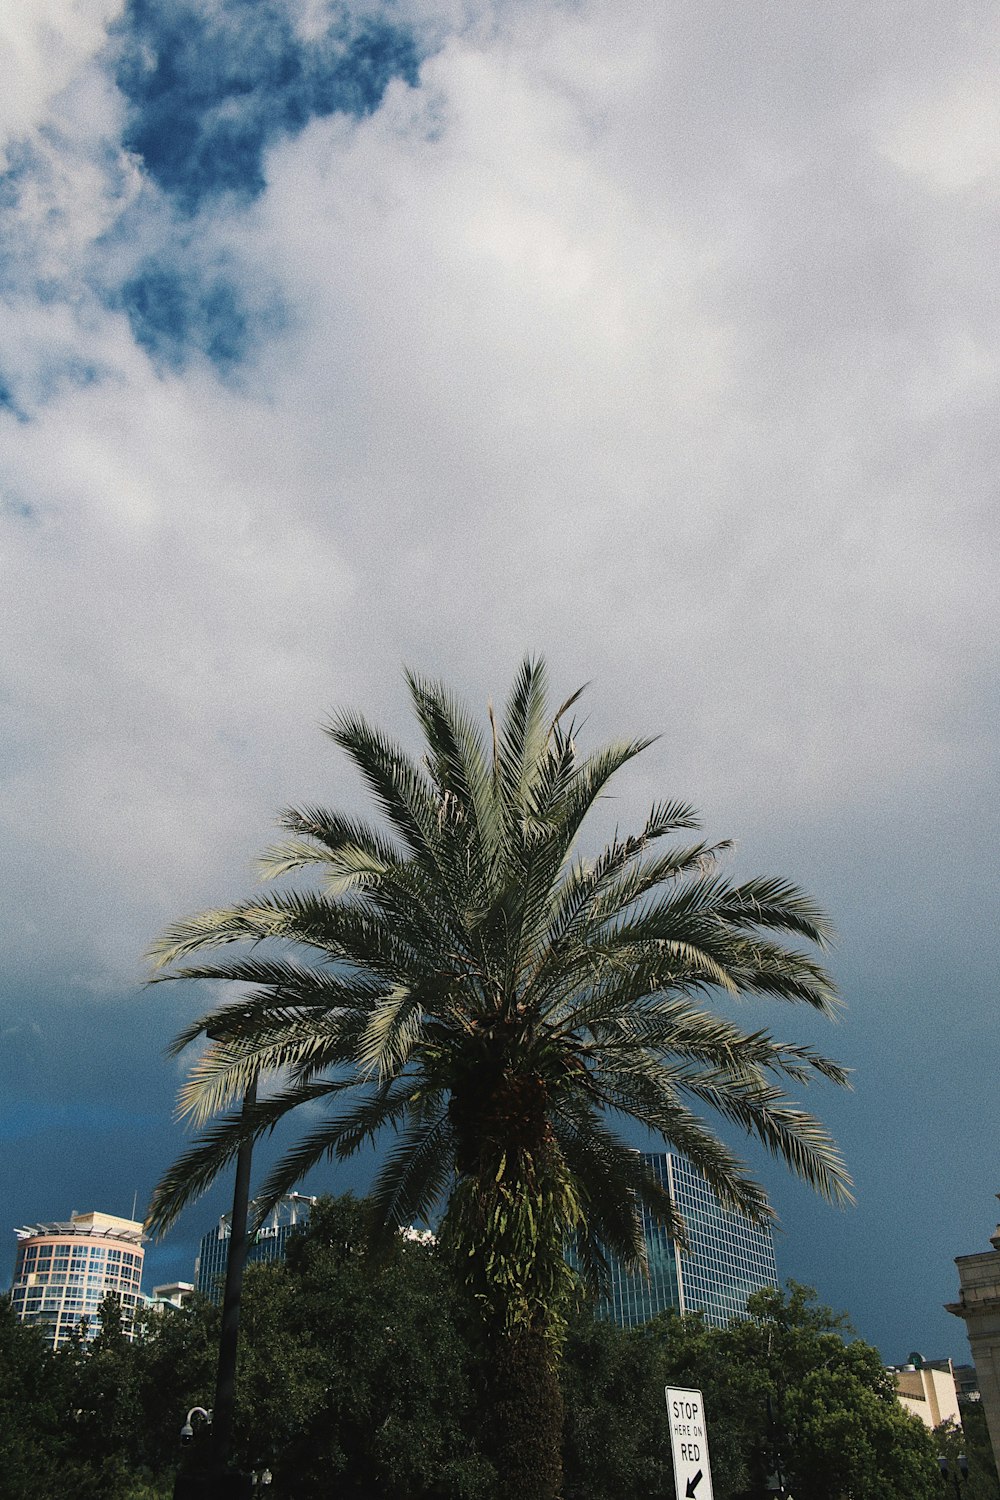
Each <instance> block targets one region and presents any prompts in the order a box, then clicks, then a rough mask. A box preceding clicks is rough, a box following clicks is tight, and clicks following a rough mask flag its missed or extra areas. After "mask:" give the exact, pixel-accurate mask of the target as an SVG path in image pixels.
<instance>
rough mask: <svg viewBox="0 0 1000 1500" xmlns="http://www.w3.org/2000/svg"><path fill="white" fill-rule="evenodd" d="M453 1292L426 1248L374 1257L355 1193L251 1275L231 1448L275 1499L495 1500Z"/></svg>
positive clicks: (334, 1203)
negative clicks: (262, 1473) (267, 1477)
mask: <svg viewBox="0 0 1000 1500" xmlns="http://www.w3.org/2000/svg"><path fill="white" fill-rule="evenodd" d="M451 1292H452V1287H451V1282H450V1278H449V1276H448V1274H447V1268H446V1267H445V1266H444V1265H443V1263H442V1257H441V1255H440V1253H439V1252H438V1251H437V1250H436V1249H435V1248H434V1247H433V1246H427V1245H423V1244H419V1243H412V1242H408V1241H406V1240H404V1239H402V1238H401V1237H399V1236H396V1237H395V1238H394V1239H393V1240H392V1242H391V1243H390V1244H389V1245H388V1246H386V1247H385V1248H384V1249H382V1250H380V1251H379V1252H378V1253H375V1252H373V1251H372V1249H371V1248H370V1246H369V1244H368V1240H367V1235H366V1215H365V1210H364V1205H363V1204H362V1203H360V1202H358V1201H356V1200H354V1199H352V1198H350V1197H344V1198H338V1199H336V1200H333V1199H321V1200H320V1202H319V1203H318V1204H317V1205H316V1207H315V1208H314V1209H313V1211H312V1213H311V1214H310V1218H309V1223H308V1225H307V1226H306V1227H305V1228H304V1229H303V1230H302V1231H300V1232H299V1233H297V1234H296V1235H295V1236H293V1237H292V1239H291V1240H290V1242H289V1247H288V1255H287V1259H286V1261H285V1263H284V1264H283V1265H273V1266H252V1267H250V1268H249V1271H248V1275H247V1285H246V1292H245V1302H244V1324H243V1333H244V1344H243V1356H242V1358H241V1362H240V1373H239V1383H238V1390H237V1423H236V1440H237V1446H238V1449H239V1451H240V1452H241V1454H242V1458H243V1463H244V1465H245V1466H246V1467H249V1468H254V1469H258V1470H260V1469H263V1468H265V1467H268V1468H270V1470H271V1471H272V1474H273V1476H274V1485H273V1490H272V1493H273V1494H274V1496H275V1500H280V1497H281V1496H283V1495H286V1494H287V1495H294V1496H295V1497H296V1500H325V1497H326V1496H328V1495H330V1494H331V1493H336V1494H337V1495H338V1496H341V1497H343V1500H371V1497H373V1496H379V1497H382V1500H437V1497H441V1500H445V1497H447V1500H494V1497H495V1494H496V1483H495V1476H494V1472H493V1469H492V1466H491V1465H490V1463H489V1462H488V1460H487V1459H486V1458H485V1457H484V1456H483V1454H482V1451H481V1449H482V1444H481V1441H480V1430H479V1429H480V1418H481V1408H482V1393H481V1391H480V1389H479V1388H478V1385H477V1381H476V1361H475V1360H474V1353H475V1351H474V1349H473V1347H472V1345H471V1344H470V1341H469V1337H468V1330H467V1329H466V1328H465V1327H463V1325H462V1323H461V1322H460V1321H459V1320H458V1318H457V1317H456V1313H455V1310H454V1306H453V1304H454V1297H453V1296H452V1295H451Z"/></svg>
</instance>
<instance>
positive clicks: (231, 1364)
mask: <svg viewBox="0 0 1000 1500" xmlns="http://www.w3.org/2000/svg"><path fill="white" fill-rule="evenodd" d="M209 1035H211V1033H209ZM256 1103H257V1075H256V1074H254V1076H253V1077H252V1078H251V1080H250V1082H249V1084H248V1085H247V1091H246V1093H245V1094H244V1096H243V1109H242V1113H241V1120H242V1122H243V1124H246V1123H247V1120H248V1118H249V1116H250V1115H251V1114H252V1113H253V1109H254V1106H255V1105H256ZM252 1161H253V1137H252V1136H246V1137H245V1138H244V1139H243V1140H242V1142H241V1143H240V1149H239V1151H238V1153H237V1156H236V1182H235V1185H234V1187H233V1211H232V1215H231V1217H230V1220H229V1252H228V1254H227V1256H226V1282H225V1289H224V1291H223V1294H222V1327H221V1329H220V1332H219V1368H218V1373H217V1375H216V1381H215V1407H214V1411H213V1417H212V1457H213V1462H214V1467H215V1468H216V1469H217V1470H218V1472H219V1473H220V1474H224V1473H225V1472H226V1470H227V1469H228V1466H229V1457H230V1454H231V1452H232V1447H233V1408H234V1405H235V1400H236V1357H237V1354H238V1351H239V1337H240V1300H241V1298H242V1296H243V1269H244V1267H245V1265H246V1259H247V1210H248V1207H249V1203H250V1167H251V1164H252Z"/></svg>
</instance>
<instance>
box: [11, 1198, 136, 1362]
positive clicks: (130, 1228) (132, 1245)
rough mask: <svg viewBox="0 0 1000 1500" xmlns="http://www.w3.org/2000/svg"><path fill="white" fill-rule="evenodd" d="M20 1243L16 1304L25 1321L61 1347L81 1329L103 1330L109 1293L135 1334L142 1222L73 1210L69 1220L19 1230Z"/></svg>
mask: <svg viewBox="0 0 1000 1500" xmlns="http://www.w3.org/2000/svg"><path fill="white" fill-rule="evenodd" d="M14 1233H15V1234H16V1235H17V1238H18V1241H19V1244H18V1247H17V1260H16V1261H15V1264H14V1281H13V1285H12V1287H11V1303H12V1305H13V1308H14V1312H15V1313H16V1314H17V1316H18V1317H19V1318H20V1320H21V1322H22V1323H33V1324H35V1325H36V1326H37V1327H39V1328H40V1329H41V1330H42V1331H43V1333H44V1334H45V1337H46V1339H47V1340H48V1342H49V1343H50V1344H51V1345H52V1347H53V1348H58V1346H59V1345H60V1344H61V1343H64V1342H65V1341H66V1339H68V1338H69V1336H70V1334H71V1333H73V1332H74V1331H75V1330H78V1329H79V1327H80V1323H81V1321H82V1320H83V1319H84V1318H85V1319H86V1320H87V1324H86V1334H87V1337H88V1338H93V1336H94V1334H95V1333H96V1332H97V1328H98V1319H97V1312H98V1308H99V1307H100V1305H101V1302H102V1301H103V1300H104V1298H105V1297H106V1296H108V1295H109V1293H110V1294H111V1295H113V1296H114V1297H116V1298H117V1300H118V1301H119V1302H120V1303H121V1307H122V1312H123V1313H124V1316H125V1328H126V1330H127V1331H128V1332H129V1333H130V1334H131V1321H132V1314H133V1313H134V1311H135V1308H136V1307H137V1305H138V1304H139V1303H140V1302H141V1301H142V1291H141V1283H142V1262H143V1257H144V1255H145V1251H144V1250H143V1248H142V1225H141V1224H140V1223H137V1222H136V1220H135V1219H119V1218H116V1217H115V1216H114V1215H113V1214H101V1213H93V1212H91V1213H82V1214H77V1213H75V1214H73V1215H72V1216H71V1217H70V1219H69V1220H68V1221H67V1222H65V1223H53V1224H31V1225H26V1226H24V1227H23V1228H21V1229H15V1231H14Z"/></svg>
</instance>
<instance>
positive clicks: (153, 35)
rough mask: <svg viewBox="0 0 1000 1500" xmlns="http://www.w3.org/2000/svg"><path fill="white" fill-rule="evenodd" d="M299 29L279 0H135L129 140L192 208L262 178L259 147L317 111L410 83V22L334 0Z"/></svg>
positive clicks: (363, 101) (127, 47) (124, 79)
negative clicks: (306, 34) (195, 1)
mask: <svg viewBox="0 0 1000 1500" xmlns="http://www.w3.org/2000/svg"><path fill="white" fill-rule="evenodd" d="M331 15H332V20H331V24H330V26H329V28H328V29H327V31H326V32H325V34H323V35H322V36H320V37H317V38H314V39H313V38H311V39H308V40H306V39H304V38H302V37H300V36H298V35H297V34H296V32H295V30H294V28H293V26H292V22H291V19H290V16H289V13H288V10H287V8H286V6H285V5H284V4H282V3H281V0H222V4H220V5H219V6H218V7H213V8H212V10H211V12H208V11H207V10H206V9H205V8H203V7H200V6H195V5H192V4H190V3H187V0H177V3H174V4H164V3H163V0H130V3H129V4H128V6H127V8H126V11H125V16H124V19H123V21H122V22H121V23H120V27H119V37H120V53H119V60H118V68H117V82H118V86H119V88H120V89H121V91H122V93H123V95H124V96H125V99H126V100H127V103H128V107H129V113H128V119H127V123H126V127H125V132H124V137H123V141H124V145H125V146H126V148H127V149H128V150H129V151H132V152H134V153H136V154H137V155H138V156H140V157H141V159H142V162H143V166H144V170H145V172H146V174H147V176H148V177H149V178H150V179H151V180H152V181H153V182H155V183H156V185H157V186H158V187H159V188H160V189H161V190H162V191H163V192H165V193H168V194H169V195H170V196H171V198H172V199H173V201H174V202H175V203H177V204H178V205H180V206H181V207H182V208H184V209H185V210H186V211H187V212H194V211H196V210H197V209H198V208H199V207H201V206H202V205H203V204H204V203H205V201H206V200H209V199H211V198H212V197H214V196H217V195H219V194H223V193H230V194H234V195H236V196H237V197H240V198H245V199H248V200H249V199H252V198H254V197H256V196H257V195H258V194H259V193H261V192H262V191H263V188H264V166H263V163H264V153H265V151H266V149H267V147H268V145H269V144H270V143H271V142H272V141H274V140H277V139H279V138H281V137H282V136H288V135H294V134H297V133H298V132H299V131H300V130H302V129H303V128H304V127H305V126H306V125H307V124H308V122H309V121H310V120H311V119H313V118H315V117H317V116H326V115H331V114H335V113H338V112H342V113H344V114H348V115H352V116H354V117H356V118H361V117H363V116H365V115H368V114H371V113H372V112H373V111H374V110H376V109H377V108H378V106H379V104H380V103H381V101H382V98H383V96H384V94H385V90H386V88H387V87H388V85H389V83H390V82H391V81H392V80H393V79H394V78H403V79H405V80H406V82H407V83H410V84H416V82H417V74H418V69H419V63H420V54H419V52H418V48H417V45H416V41H415V39H414V36H413V34H412V32H411V31H409V30H408V29H407V28H405V27H403V26H400V25H397V24H395V23H394V22H392V21H390V20H388V19H380V18H377V17H373V16H371V15H367V16H364V17H355V16H353V15H352V13H351V11H350V9H349V7H347V6H346V5H341V6H338V7H336V8H335V9H333V10H332V12H331Z"/></svg>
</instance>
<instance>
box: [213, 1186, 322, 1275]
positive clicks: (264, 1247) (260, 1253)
mask: <svg viewBox="0 0 1000 1500" xmlns="http://www.w3.org/2000/svg"><path fill="white" fill-rule="evenodd" d="M315 1202H316V1199H315V1198H307V1197H305V1196H304V1194H302V1193H287V1194H286V1195H285V1197H284V1198H281V1199H279V1201H278V1203H277V1204H276V1205H275V1207H274V1208H273V1209H272V1210H271V1212H270V1213H269V1214H268V1216H267V1218H266V1219H265V1221H264V1223H263V1224H262V1225H261V1227H260V1229H258V1230H257V1233H256V1234H255V1235H254V1238H253V1242H252V1243H251V1245H250V1248H249V1249H248V1250H247V1265H251V1264H253V1263H254V1262H255V1261H256V1262H261V1261H263V1262H265V1263H266V1262H268V1261H276V1260H284V1258H285V1246H286V1244H287V1243H288V1236H289V1235H290V1234H291V1232H292V1230H293V1229H294V1228H295V1226H296V1225H297V1224H301V1223H303V1222H304V1221H305V1220H306V1219H307V1218H308V1216H309V1210H310V1208H311V1207H312V1205H313V1204H314V1203H315ZM249 1215H250V1219H251V1222H252V1220H253V1217H254V1205H253V1203H251V1204H250V1209H249ZM229 1235H230V1225H229V1215H228V1214H223V1216H222V1218H221V1219H220V1220H219V1222H218V1224H217V1225H216V1227H215V1228H214V1229H210V1230H209V1231H208V1233H207V1234H206V1235H203V1236H202V1240H201V1245H200V1247H199V1250H198V1258H197V1260H196V1261H195V1263H194V1284H195V1286H196V1287H197V1289H198V1291H199V1292H201V1293H202V1295H203V1296H205V1297H210V1298H211V1299H212V1301H213V1302H221V1301H222V1289H223V1286H224V1285H225V1280H226V1262H227V1261H228V1259H229Z"/></svg>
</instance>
